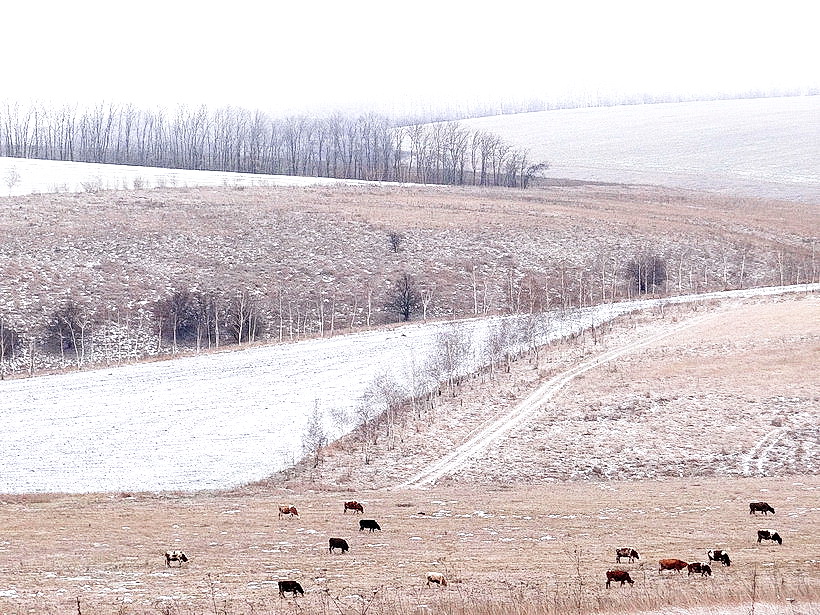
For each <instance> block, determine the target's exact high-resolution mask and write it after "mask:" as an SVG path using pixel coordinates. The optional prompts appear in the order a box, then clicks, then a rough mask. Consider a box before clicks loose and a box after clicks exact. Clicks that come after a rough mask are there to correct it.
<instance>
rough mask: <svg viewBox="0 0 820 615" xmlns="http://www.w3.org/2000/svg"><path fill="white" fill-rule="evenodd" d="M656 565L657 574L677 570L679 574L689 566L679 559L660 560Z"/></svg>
mask: <svg viewBox="0 0 820 615" xmlns="http://www.w3.org/2000/svg"><path fill="white" fill-rule="evenodd" d="M658 565H659V568H658V572H663V571H664V570H677V571H678V572H680V571H681V570H683V569H684V568H686V567H687V566H688V565H689V564H687V563H686V562H684V561H683V560H681V559H662V560H660V561H659V562H658Z"/></svg>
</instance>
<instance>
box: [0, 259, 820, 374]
mask: <svg viewBox="0 0 820 615" xmlns="http://www.w3.org/2000/svg"><path fill="white" fill-rule="evenodd" d="M719 257H720V255H718V256H714V257H709V255H707V254H696V253H689V252H683V253H680V254H678V255H675V256H672V255H663V254H658V253H656V252H653V251H651V250H639V251H637V252H636V253H635V254H634V255H633V256H632V257H630V258H620V259H619V258H617V257H615V256H612V255H604V254H602V255H600V256H599V257H598V258H593V259H591V260H589V261H588V262H586V263H571V262H568V261H563V260H558V261H554V262H552V263H550V264H549V265H547V266H545V267H544V268H542V269H538V270H536V269H532V268H527V267H522V266H518V265H516V264H515V263H513V262H511V263H509V264H508V265H507V268H506V269H505V270H504V271H494V272H493V271H489V270H486V269H479V268H477V267H471V268H467V269H465V270H463V271H460V272H456V273H455V274H454V276H455V277H452V276H451V277H452V279H448V281H447V282H446V283H445V281H444V280H442V279H439V278H438V277H435V276H434V275H433V274H425V273H424V272H423V271H417V272H407V271H403V272H399V273H398V274H397V275H396V277H395V279H392V280H390V281H389V284H387V285H385V284H384V283H382V282H377V281H376V280H371V281H370V282H368V281H362V282H361V283H360V286H359V287H358V288H348V289H342V288H336V287H333V286H326V287H321V288H313V289H312V290H306V289H305V288H304V287H292V288H291V287H287V286H284V285H276V284H273V285H270V286H259V285H257V284H248V285H247V286H245V287H241V286H240V287H237V288H235V289H227V290H226V289H217V288H213V289H201V288H200V289H194V288H193V286H194V285H192V284H188V283H186V282H184V281H179V283H178V284H176V285H175V286H176V290H172V291H170V292H167V294H164V295H160V296H158V297H156V298H153V299H149V300H147V301H146V300H144V298H132V300H131V301H129V302H128V303H129V305H130V306H132V307H121V308H116V307H112V305H113V304H112V302H111V301H108V300H107V299H106V298H105V297H99V296H98V297H87V298H83V299H75V298H72V297H68V298H64V299H62V300H61V301H58V302H56V304H55V305H54V307H52V308H51V311H50V312H46V314H45V320H44V321H40V322H39V324H37V323H35V322H34V321H33V320H32V318H24V317H23V316H21V315H20V314H12V313H2V312H0V377H3V376H5V375H6V374H9V373H17V374H20V373H23V372H24V371H25V370H28V371H29V373H32V372H33V371H34V370H35V368H36V369H38V370H39V369H43V368H48V367H49V366H53V367H68V366H72V365H73V366H75V367H77V368H81V367H83V366H85V365H90V364H109V363H114V364H116V363H121V362H123V361H130V360H139V359H142V358H145V357H148V356H152V355H161V354H174V353H177V352H201V351H204V350H209V349H219V348H221V347H224V346H230V345H242V344H247V343H255V342H260V341H265V342H283V341H297V340H300V339H307V338H313V337H325V336H333V335H336V334H338V333H342V332H352V331H354V330H358V329H362V328H365V329H366V328H370V327H372V326H378V325H381V324H385V323H390V322H396V321H407V320H411V319H414V318H419V317H420V318H422V319H424V320H426V319H427V318H428V317H430V318H465V317H474V316H489V315H497V314H508V315H511V314H519V315H538V314H543V313H547V312H551V311H556V310H557V311H562V310H571V309H574V308H582V307H588V306H592V305H597V304H603V303H610V302H616V301H620V300H624V299H632V298H638V297H641V296H647V295H648V296H672V295H676V294H683V293H701V292H708V291H713V290H727V289H731V288H745V287H750V286H761V285H785V284H801V283H811V282H816V281H817V280H818V279H820V278H818V276H819V275H820V273H819V272H818V270H817V266H816V262H815V259H814V255H813V254H812V255H811V256H810V257H808V256H807V257H805V258H803V259H801V258H799V257H797V256H796V255H789V254H785V253H783V252H782V251H778V252H776V253H774V254H769V255H768V258H766V257H765V256H764V255H761V254H751V253H750V254H747V252H745V251H744V252H743V253H742V254H741V255H740V256H737V255H735V257H734V258H732V259H731V260H730V259H727V258H722V257H721V258H719ZM738 258H739V261H738ZM753 264H754V268H752V265H753ZM752 269H753V270H752ZM133 306H139V307H133ZM526 322H527V323H529V325H528V326H529V329H531V330H528V333H527V335H526V336H525V338H522V340H519V345H521V344H523V345H524V346H527V345H529V346H532V340H534V339H536V338H537V337H538V330H537V327H538V323H539V322H541V321H539V320H538V319H533V320H531V321H530V320H527V321H526ZM524 328H526V327H524ZM509 337H510V332H509V331H505V330H500V331H498V332H497V336H496V338H497V339H495V342H494V344H495V345H494V346H493V347H492V353H491V354H492V357H491V359H490V360H489V361H488V364H489V365H490V366H491V369H495V368H496V367H503V366H504V364H505V363H506V364H507V365H508V362H509V360H510V357H509V355H508V354H506V353H507V350H506V349H507V348H508V347H509V342H510V340H509ZM519 337H520V336H519ZM444 342H448V340H443V346H442V348H443V350H442V356H443V357H444V358H445V359H446V361H444V362H443V363H442V365H443V366H444V368H446V369H444V371H443V372H442V373H441V374H439V376H440V377H438V378H437V379H436V381H437V382H444V383H445V384H446V385H447V387H448V388H450V389H452V387H453V386H455V385H456V384H457V380H453V378H456V375H457V373H458V369H455V368H454V367H453V366H455V365H457V364H459V361H460V359H459V357H460V356H461V355H460V350H459V347H458V344H456V343H454V342H453V343H449V342H448V343H447V344H445V343H444ZM450 342H452V340H450ZM533 349H534V348H533Z"/></svg>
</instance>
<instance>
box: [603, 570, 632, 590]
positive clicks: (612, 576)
mask: <svg viewBox="0 0 820 615" xmlns="http://www.w3.org/2000/svg"><path fill="white" fill-rule="evenodd" d="M612 581H615V582H616V583H617V582H618V581H620V582H621V587H623V586H624V583H629V584H630V585H634V584H635V581H633V580H632V579H631V578H630V576H629V573H628V572H627V571H626V570H608V571H607V573H606V586H607V588H608V587H609V584H610V583H612Z"/></svg>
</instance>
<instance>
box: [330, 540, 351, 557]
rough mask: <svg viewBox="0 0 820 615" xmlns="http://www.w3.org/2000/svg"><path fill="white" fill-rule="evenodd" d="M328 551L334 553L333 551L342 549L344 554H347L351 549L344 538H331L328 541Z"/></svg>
mask: <svg viewBox="0 0 820 615" xmlns="http://www.w3.org/2000/svg"><path fill="white" fill-rule="evenodd" d="M327 543H328V549H327V550H328V551H330V552H331V553H333V549H341V550H342V553H347V551H348V549H350V547H349V546H348V545H347V541H346V540H345V539H344V538H330V539H329V540H328V541H327Z"/></svg>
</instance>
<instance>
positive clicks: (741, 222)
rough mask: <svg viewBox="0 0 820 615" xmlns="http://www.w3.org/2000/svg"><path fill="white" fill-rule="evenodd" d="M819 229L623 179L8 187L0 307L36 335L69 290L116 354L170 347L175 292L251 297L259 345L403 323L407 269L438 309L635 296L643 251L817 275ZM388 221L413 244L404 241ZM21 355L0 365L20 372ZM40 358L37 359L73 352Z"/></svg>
mask: <svg viewBox="0 0 820 615" xmlns="http://www.w3.org/2000/svg"><path fill="white" fill-rule="evenodd" d="M818 226H820V216H819V215H818V209H817V207H815V206H813V205H807V204H798V203H791V202H785V201H782V202H780V201H766V200H762V199H751V198H744V199H740V198H737V199H735V198H728V197H721V196H715V195H710V194H702V193H696V192H691V191H684V190H670V189H663V188H654V187H647V186H622V185H599V186H596V185H573V186H552V187H543V188H537V189H531V190H526V191H522V190H509V189H507V190H501V189H479V188H450V187H431V186H389V185H381V186H376V185H374V186H344V185H339V186H338V187H312V188H247V189H240V188H179V189H155V190H142V191H130V192H127V191H109V192H106V191H102V192H96V193H85V194H40V195H32V196H26V197H7V198H0V236H2V237H3V240H2V241H0V255H1V256H2V257H3V258H2V259H0V315H2V316H3V318H4V319H5V326H6V327H11V328H14V329H15V330H17V332H18V333H20V334H21V335H23V336H24V338H26V339H27V340H28V339H32V338H34V339H38V340H40V339H43V336H44V335H45V333H44V331H45V329H46V328H47V326H48V323H49V321H50V320H53V318H52V315H53V314H54V311H55V310H57V309H58V308H59V307H60V306H62V305H63V304H64V303H65V302H66V301H67V300H69V299H73V300H74V301H75V302H77V303H78V304H80V306H82V307H83V309H84V311H85V313H87V314H88V320H89V322H90V323H92V326H90V327H88V328H87V331H85V333H86V334H87V335H88V339H87V340H86V343H85V353H84V357H83V359H84V361H85V362H86V364H95V363H96V364H98V365H99V364H111V363H116V362H118V361H123V360H133V359H134V358H138V357H140V356H144V355H146V354H157V353H162V352H168V351H169V347H170V343H169V342H166V343H165V348H164V349H160V348H157V335H158V329H159V325H158V323H157V322H156V319H155V316H154V311H153V308H154V307H155V305H156V303H157V301H159V300H161V299H165V298H168V297H169V296H170V295H171V294H172V293H173V292H174V291H178V290H191V289H193V290H199V291H203V292H208V293H215V294H217V295H219V296H221V297H223V301H224V302H225V304H226V305H227V304H228V303H229V302H230V300H231V299H232V298H233V297H236V296H237V295H239V294H241V293H247V294H248V295H249V296H250V297H251V298H252V299H253V301H254V302H255V305H256V306H257V307H258V310H259V312H260V313H261V315H262V317H263V318H262V321H263V323H264V324H263V325H261V326H260V333H261V337H262V339H264V340H270V339H273V340H276V339H279V338H280V337H284V338H285V339H291V337H303V336H313V335H318V334H324V335H328V334H333V333H338V332H340V331H345V330H349V329H350V328H351V327H356V328H360V327H365V326H368V325H379V324H384V323H386V322H394V321H395V320H396V316H395V315H394V314H388V313H386V312H385V309H384V304H385V300H386V296H387V292H388V289H389V286H390V284H391V282H392V281H394V280H395V279H396V278H397V277H398V276H399V275H400V274H401V273H403V272H406V273H408V274H410V275H411V276H412V277H413V278H414V279H415V280H416V281H417V283H418V287H419V289H420V290H421V291H423V292H424V293H425V297H426V300H427V301H428V310H427V315H428V316H429V317H433V318H445V317H452V316H456V317H465V316H472V315H475V314H477V313H478V314H492V313H499V312H502V313H508V312H511V311H524V312H526V311H530V310H540V309H545V308H548V307H551V308H554V307H556V306H563V305H577V304H579V303H581V304H589V303H594V302H600V301H602V300H607V301H608V300H610V299H611V298H612V297H613V296H614V297H616V298H620V297H627V296H629V295H630V293H632V295H633V296H634V289H633V288H632V287H631V285H630V284H631V283H630V277H629V274H628V273H627V269H628V264H629V263H630V261H633V260H635V259H639V258H641V257H643V256H646V255H654V256H656V257H658V258H661V259H663V261H664V263H665V274H664V275H663V276H662V277H663V279H658V280H656V282H657V283H658V286H657V288H656V289H655V291H656V292H657V293H659V294H676V293H690V292H702V291H705V290H723V289H727V288H741V287H743V288H747V287H751V286H764V285H779V284H792V283H805V282H809V281H817V280H818V279H820V269H819V268H818V262H817V258H816V255H815V252H816V241H817V239H816V229H817V228H818ZM392 231H396V232H399V233H401V234H402V235H403V237H404V239H403V242H402V244H401V246H400V249H399V251H398V252H394V251H392V250H391V246H390V245H389V242H388V233H390V232H392ZM632 282H633V283H634V280H632ZM419 316H421V315H420V314H418V315H417V316H416V317H419ZM166 329H167V327H166ZM24 346H26V347H27V346H28V344H25V345H24ZM26 352H27V348H23V350H22V351H21V353H20V361H18V362H17V363H15V364H9V365H8V366H6V367H7V370H12V371H13V370H17V371H18V372H19V371H24V370H26V369H28V368H29V362H28V361H27V360H25V353H26ZM35 352H36V356H35V360H34V362H33V364H34V367H35V369H37V368H40V369H48V368H56V367H67V366H71V365H72V363H74V362H75V357H73V356H68V357H67V358H66V359H65V360H64V361H62V362H60V360H59V357H56V358H55V357H48V356H45V351H41V350H40V349H39V348H36V349H35ZM69 355H70V353H69Z"/></svg>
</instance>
